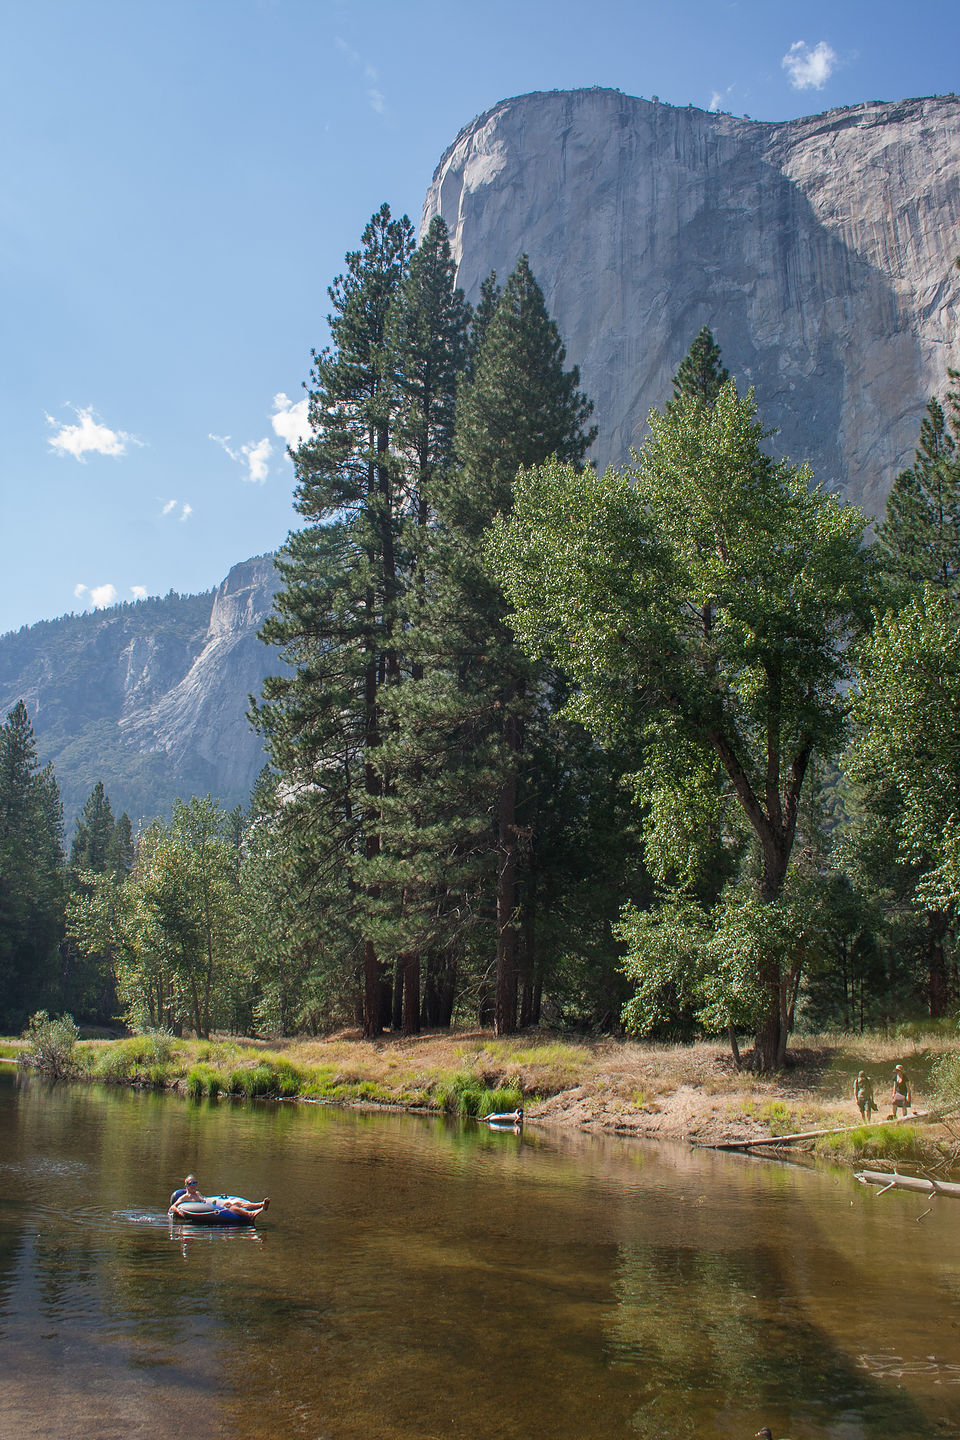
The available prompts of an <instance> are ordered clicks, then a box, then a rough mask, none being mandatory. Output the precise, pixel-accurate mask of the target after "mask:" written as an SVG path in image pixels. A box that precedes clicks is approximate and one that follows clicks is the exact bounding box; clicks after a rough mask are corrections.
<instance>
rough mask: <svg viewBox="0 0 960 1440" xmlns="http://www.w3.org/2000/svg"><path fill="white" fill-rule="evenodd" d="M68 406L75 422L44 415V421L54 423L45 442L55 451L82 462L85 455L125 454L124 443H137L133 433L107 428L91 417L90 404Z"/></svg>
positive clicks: (49, 423) (92, 414)
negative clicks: (74, 416)
mask: <svg viewBox="0 0 960 1440" xmlns="http://www.w3.org/2000/svg"><path fill="white" fill-rule="evenodd" d="M70 408H71V410H73V413H74V414H75V415H76V417H77V423H76V424H75V425H67V424H64V423H63V421H61V420H55V419H54V417H53V416H52V415H48V416H47V417H46V420H47V424H48V425H52V426H53V427H54V433H53V434H52V435H51V436H50V437H49V441H48V443H49V445H50V448H51V449H52V450H56V451H58V452H59V454H61V455H72V456H73V457H74V459H75V460H79V461H80V462H81V464H82V463H83V457H84V456H85V455H113V456H118V455H125V454H126V453H127V446H128V445H139V444H140V441H139V440H137V439H136V437H135V436H133V435H128V434H127V432H126V431H125V430H111V429H110V427H109V425H104V424H103V423H102V422H101V421H100V420H99V419H98V418H95V416H94V412H93V406H92V405H90V406H88V407H87V408H86V409H85V410H83V409H80V408H79V407H78V406H76V405H71V407H70Z"/></svg>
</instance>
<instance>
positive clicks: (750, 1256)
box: [0, 1077, 960, 1440]
mask: <svg viewBox="0 0 960 1440" xmlns="http://www.w3.org/2000/svg"><path fill="white" fill-rule="evenodd" d="M0 1157H2V1158H0V1339H2V1340H3V1343H4V1354H5V1358H6V1359H7V1362H8V1363H7V1365H6V1366H5V1367H4V1372H3V1376H2V1378H0V1433H2V1434H4V1435H6V1434H8V1433H11V1434H12V1433H17V1434H18V1435H21V1436H31V1435H37V1436H40V1435H42V1436H44V1437H49V1440H66V1437H68V1436H70V1437H72V1436H73V1435H74V1434H76V1433H77V1432H78V1430H79V1428H80V1424H81V1421H82V1426H83V1429H84V1430H85V1431H87V1430H90V1431H94V1432H95V1433H96V1434H97V1435H98V1436H107V1437H110V1436H112V1435H114V1434H116V1435H117V1436H119V1435H120V1434H121V1433H122V1434H123V1435H124V1436H125V1437H126V1436H130V1435H134V1436H137V1437H141V1440H155V1437H160V1436H164V1437H165V1436H167V1435H168V1434H169V1432H170V1430H171V1428H176V1427H177V1426H181V1427H183V1428H185V1429H188V1430H189V1432H190V1435H191V1440H205V1437H214V1436H216V1437H218V1440H253V1437H254V1436H256V1437H264V1436H274V1435H276V1436H289V1437H296V1440H300V1437H302V1440H318V1437H327V1440H352V1437H357V1440H359V1437H364V1440H428V1437H429V1440H433V1437H443V1440H448V1437H449V1440H457V1437H463V1440H467V1437H469V1440H476V1437H481V1436H488V1435H489V1436H504V1437H517V1440H521V1437H523V1440H529V1437H545V1440H547V1437H556V1440H572V1437H577V1440H601V1437H603V1440H610V1437H615V1436H620V1435H622V1436H631V1437H637V1436H639V1437H650V1440H652V1437H654V1436H657V1437H668V1440H669V1437H674V1436H675V1437H681V1436H693V1435H696V1436H698V1437H699V1436H712V1437H729V1440H736V1437H740V1436H749V1435H752V1434H753V1433H754V1432H755V1431H756V1429H757V1428H758V1427H759V1425H761V1424H769V1425H771V1427H773V1429H774V1433H775V1434H786V1435H790V1436H792V1437H794V1440H802V1437H826V1436H829V1437H833V1440H875V1437H876V1440H879V1437H880V1436H884V1437H886V1436H892V1435H897V1436H903V1437H915V1440H926V1437H932V1436H934V1435H943V1434H955V1433H957V1431H958V1429H960V1386H958V1381H960V1344H958V1333H960V1332H958V1325H960V1262H958V1261H957V1260H956V1259H955V1258H954V1254H955V1247H953V1245H952V1243H951V1241H952V1231H953V1228H954V1226H955V1220H953V1219H952V1217H951V1212H949V1210H948V1209H947V1208H946V1202H943V1203H944V1209H943V1211H942V1212H937V1211H935V1212H934V1213H933V1214H932V1215H930V1216H929V1217H928V1218H927V1219H926V1220H925V1221H924V1222H923V1225H922V1226H917V1224H916V1223H915V1217H916V1215H917V1214H918V1213H919V1209H918V1204H917V1203H914V1202H915V1201H916V1202H919V1205H920V1207H921V1208H926V1204H927V1202H926V1199H925V1197H910V1196H908V1195H904V1194H890V1195H887V1196H884V1197H882V1200H878V1199H877V1197H876V1196H874V1195H873V1194H872V1193H870V1192H864V1191H862V1190H861V1189H859V1187H856V1186H855V1185H854V1184H853V1182H852V1181H851V1180H850V1179H849V1177H848V1176H846V1175H840V1174H832V1173H829V1172H824V1171H815V1172H806V1171H799V1170H796V1169H792V1168H787V1167H782V1166H776V1165H772V1166H771V1165H768V1164H762V1165H761V1164H753V1163H751V1162H750V1161H748V1160H743V1159H741V1158H739V1157H737V1158H730V1157H726V1156H718V1155H710V1154H705V1153H702V1152H691V1151H687V1150H682V1149H666V1148H652V1147H651V1148H644V1147H641V1146H639V1145H636V1144H632V1145H631V1144H630V1143H629V1142H622V1143H621V1142H616V1143H614V1142H610V1143H607V1142H601V1141H597V1140H595V1139H587V1138H585V1137H578V1136H573V1137H558V1136H554V1135H551V1134H549V1133H546V1132H539V1131H537V1130H536V1129H529V1128H528V1129H526V1130H525V1131H524V1133H523V1134H522V1135H521V1134H514V1133H511V1132H506V1133H503V1132H494V1131H491V1130H490V1129H489V1128H487V1127H485V1126H484V1127H479V1126H475V1125H469V1126H462V1125H459V1124H454V1123H452V1122H437V1121H433V1120H430V1119H427V1118H425V1117H396V1116H382V1115H363V1114H354V1113H340V1112H334V1111H329V1110H325V1109H322V1108H319V1107H295V1106H251V1107H238V1106H233V1105H231V1104H215V1103H214V1104H211V1103H209V1102H202V1103H200V1104H192V1103H187V1102H185V1101H181V1100H178V1099H174V1098H171V1097H163V1096H155V1095H150V1094H137V1093H135V1092H127V1091H107V1090H96V1089H92V1088H86V1087H82V1088H81V1087H75V1088H72V1089H64V1088H62V1087H60V1088H56V1089H54V1090H48V1089H44V1088H42V1087H39V1086H36V1085H34V1084H27V1085H24V1086H20V1087H16V1086H15V1085H14V1083H13V1081H12V1079H10V1078H9V1077H7V1078H4V1077H0ZM190 1170H193V1171H195V1172H196V1173H197V1174H198V1176H199V1178H200V1184H201V1188H203V1187H204V1186H205V1185H206V1186H207V1187H208V1188H210V1189H214V1188H219V1187H220V1186H221V1185H223V1186H224V1187H225V1188H227V1189H229V1190H232V1191H235V1192H237V1193H245V1194H255V1195H258V1194H269V1195H271V1196H272V1198H273V1204H272V1206H271V1209H270V1211H269V1213H268V1215H267V1216H266V1217H265V1218H264V1220H263V1221H262V1223H261V1224H260V1225H259V1226H258V1227H257V1228H254V1227H240V1226H237V1227H232V1226H228V1227H209V1228H207V1227H193V1226H189V1225H184V1224H180V1223H171V1221H170V1219H169V1218H168V1216H167V1214H166V1203H167V1196H168V1195H169V1192H170V1190H171V1189H172V1188H173V1186H174V1184H175V1183H177V1182H178V1181H179V1179H180V1178H181V1177H182V1175H184V1174H186V1173H187V1172H188V1171H190Z"/></svg>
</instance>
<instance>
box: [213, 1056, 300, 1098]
mask: <svg viewBox="0 0 960 1440" xmlns="http://www.w3.org/2000/svg"><path fill="white" fill-rule="evenodd" d="M226 1088H227V1090H228V1091H229V1092H230V1094H231V1095H245V1096H246V1097H247V1098H248V1099H250V1100H254V1099H267V1098H269V1099H274V1100H275V1099H290V1098H291V1097H293V1096H295V1095H301V1094H303V1074H302V1072H301V1071H300V1070H298V1069H297V1067H296V1066H295V1065H292V1064H291V1063H290V1061H289V1060H285V1059H283V1057H282V1056H279V1055H261V1056H260V1058H259V1059H258V1060H257V1063H256V1064H255V1065H253V1066H249V1065H240V1066H237V1067H236V1068H235V1069H234V1070H233V1071H231V1073H230V1077H229V1079H228V1081H227V1086H226Z"/></svg>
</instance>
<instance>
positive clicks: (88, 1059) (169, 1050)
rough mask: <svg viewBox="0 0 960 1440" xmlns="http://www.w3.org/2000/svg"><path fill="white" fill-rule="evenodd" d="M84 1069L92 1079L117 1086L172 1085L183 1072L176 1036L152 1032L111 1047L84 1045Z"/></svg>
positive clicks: (162, 1032)
mask: <svg viewBox="0 0 960 1440" xmlns="http://www.w3.org/2000/svg"><path fill="white" fill-rule="evenodd" d="M83 1061H84V1069H85V1072H86V1074H87V1075H89V1077H90V1078H91V1079H92V1080H105V1081H107V1082H108V1083H112V1084H116V1085H124V1084H137V1085H154V1086H156V1087H157V1088H160V1087H162V1086H164V1085H169V1084H170V1082H171V1081H172V1080H174V1079H175V1078H176V1077H177V1076H178V1075H179V1073H180V1069H181V1065H180V1062H179V1061H178V1060H177V1058H176V1055H175V1052H174V1040H173V1036H172V1035H167V1034H166V1033H165V1032H164V1031H162V1030H150V1031H147V1033H146V1034H144V1035H131V1036H130V1037H129V1038H128V1039H126V1040H114V1041H112V1042H111V1043H110V1044H109V1045H103V1046H93V1045H89V1046H84V1047H83Z"/></svg>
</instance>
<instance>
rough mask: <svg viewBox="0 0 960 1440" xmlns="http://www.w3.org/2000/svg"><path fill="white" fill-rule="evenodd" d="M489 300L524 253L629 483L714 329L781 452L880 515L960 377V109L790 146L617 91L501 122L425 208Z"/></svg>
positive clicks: (486, 118)
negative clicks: (650, 425)
mask: <svg viewBox="0 0 960 1440" xmlns="http://www.w3.org/2000/svg"><path fill="white" fill-rule="evenodd" d="M437 213H440V214H442V215H443V217H444V219H445V220H446V221H447V224H448V226H449V228H450V232H451V239H452V243H453V248H454V254H455V257H456V259H457V262H458V267H459V268H458V276H459V283H460V284H461V285H462V286H463V287H464V289H465V291H466V293H467V298H468V299H471V300H476V298H477V295H478V292H479V285H480V281H481V280H482V279H483V277H484V276H485V275H486V274H487V273H488V272H489V271H490V270H491V269H495V270H496V271H497V274H498V277H499V278H500V280H501V281H502V280H503V279H505V278H506V276H507V274H508V273H509V272H510V271H511V270H512V269H513V267H514V265H515V264H516V262H517V258H518V256H519V255H520V254H522V253H526V254H527V255H529V257H530V263H531V266H532V268H533V271H534V274H535V275H536V276H537V279H538V280H539V282H540V284H541V286H542V287H543V290H544V294H545V296H546V301H547V305H548V307H549V309H550V311H551V313H552V315H553V316H554V318H555V319H556V321H557V323H558V325H559V328H560V333H561V335H562V337H563V340H564V343H565V345H566V348H567V358H568V363H570V362H575V363H576V364H578V365H579V366H580V369H581V382H582V386H583V388H584V390H585V391H586V392H587V394H589V395H590V396H591V397H592V398H593V399H594V401H595V403H596V413H595V416H594V419H595V420H596V421H597V422H598V424H599V426H600V435H599V438H598V441H597V445H596V450H595V458H596V460H597V463H598V465H600V466H601V467H603V466H605V465H606V464H608V463H614V464H622V463H624V462H625V461H626V460H627V459H628V457H629V451H630V447H631V446H636V445H639V443H640V442H641V441H642V438H643V434H644V431H645V426H646V417H647V414H648V411H649V410H650V408H651V406H654V405H657V406H659V405H661V404H662V403H663V401H664V400H665V399H666V398H668V397H669V395H670V393H671V388H670V377H671V375H672V374H673V373H674V372H675V370H676V368H677V366H678V364H679V363H680V361H681V360H682V358H683V356H684V354H685V353H686V351H687V349H688V348H689V345H690V342H691V341H692V339H693V338H694V336H695V335H696V333H697V331H698V330H699V329H700V327H701V326H703V325H709V326H710V328H711V329H712V330H713V332H714V335H715V337H716V339H717V341H718V342H719V344H720V346H721V349H722V351H723V358H724V362H725V363H726V365H727V366H728V368H729V369H730V371H731V373H732V374H733V375H734V376H735V377H736V379H737V381H738V384H739V385H740V386H741V388H742V387H743V385H744V384H745V383H749V384H753V385H754V386H755V387H756V392H757V400H758V404H759V406H760V413H761V417H762V418H763V420H764V422H765V423H766V424H768V425H770V426H776V427H777V429H778V430H779V432H780V433H779V434H778V435H777V436H776V438H775V439H774V440H773V442H772V444H773V446H774V448H775V449H776V451H777V452H778V453H781V454H786V455H788V456H790V458H791V459H793V460H796V461H800V460H808V461H809V462H810V463H811V465H812V466H813V469H814V474H815V478H816V479H817V480H819V481H822V482H823V483H825V484H827V485H829V486H831V487H833V488H839V489H840V490H842V492H843V493H844V494H845V495H846V496H847V497H848V498H849V499H851V500H855V501H857V502H858V503H859V504H861V505H863V506H864V508H865V509H867V510H868V511H870V512H871V513H873V514H876V513H878V512H880V511H882V508H883V502H884V499H885V497H886V494H887V492H888V490H889V487H890V484H891V482H892V480H893V478H894V476H895V475H896V473H897V472H898V470H899V469H901V468H902V467H903V466H904V465H905V464H909V463H910V460H911V458H912V455H913V450H914V447H915V445H916V441H917V435H918V428H919V420H920V416H921V414H922V411H923V407H924V405H925V404H926V401H927V399H928V398H929V397H930V395H931V394H934V393H938V392H939V393H942V392H943V389H944V382H945V377H946V370H947V366H948V365H949V364H954V365H956V364H958V363H960V346H958V337H957V322H958V302H960V273H958V272H957V270H956V269H955V268H953V262H954V258H955V256H956V254H957V252H958V250H960V224H958V220H960V100H957V99H955V98H952V97H946V98H938V99H928V100H906V101H903V102H900V103H898V104H869V105H860V106H855V107H853V108H849V109H844V110H835V111H830V112H827V113H826V114H823V115H817V116H812V117H809V118H806V119H801V120H793V121H788V122H785V123H782V124H770V123H761V122H756V121H751V120H746V119H736V118H734V117H733V116H730V115H723V114H713V113H709V112H706V111H703V110H696V109H694V108H693V107H688V108H687V109H677V108H675V107H673V106H670V105H662V104H659V103H657V102H655V101H648V100H640V99H636V98H633V97H631V96H629V95H623V94H620V93H619V92H617V91H613V90H600V89H596V90H574V91H557V92H549V93H540V94H534V95H524V96H520V97H519V98H517V99H514V100H505V101H503V102H501V103H500V104H499V105H496V106H494V107H493V108H492V109H491V110H488V111H487V112H486V113H485V114H484V115H481V116H479V117H478V118H477V119H476V120H474V121H473V122H472V124H470V125H468V126H467V127H466V128H465V129H464V130H463V131H462V132H461V134H460V135H459V136H458V137H457V139H456V140H455V141H454V143H453V145H452V146H451V147H450V148H449V149H448V150H447V152H446V154H445V155H444V156H443V158H442V160H441V161H440V164H439V166H438V168H437V171H436V173H435V175H434V179H433V183H432V185H431V187H430V189H429V191H428V193H427V198H426V202H425V205H424V211H423V219H424V223H426V222H427V221H429V219H430V217H431V216H432V215H434V214H437Z"/></svg>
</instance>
